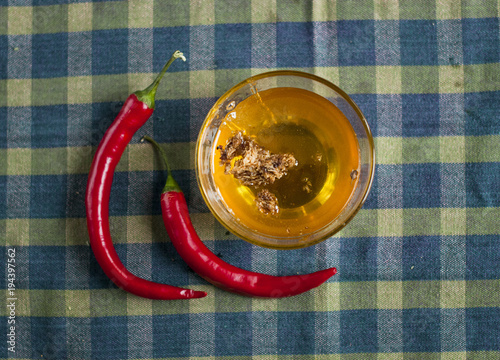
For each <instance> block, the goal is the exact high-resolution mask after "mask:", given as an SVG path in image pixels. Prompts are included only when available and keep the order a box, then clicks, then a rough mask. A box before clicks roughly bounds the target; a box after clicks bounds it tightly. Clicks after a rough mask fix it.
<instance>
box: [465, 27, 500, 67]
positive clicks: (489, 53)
mask: <svg viewBox="0 0 500 360" xmlns="http://www.w3.org/2000/svg"><path fill="white" fill-rule="evenodd" d="M498 26H499V24H498V18H497V17H491V18H484V19H463V20H462V39H463V44H464V50H463V53H464V55H463V56H464V64H486V63H495V62H498V61H499V60H500V56H499V54H500V44H499V41H498Z"/></svg>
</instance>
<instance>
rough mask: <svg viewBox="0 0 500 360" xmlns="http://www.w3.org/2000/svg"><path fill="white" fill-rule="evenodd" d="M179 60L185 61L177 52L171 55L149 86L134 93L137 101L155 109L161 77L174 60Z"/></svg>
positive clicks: (182, 55)
mask: <svg viewBox="0 0 500 360" xmlns="http://www.w3.org/2000/svg"><path fill="white" fill-rule="evenodd" d="M179 58H180V59H182V60H183V61H186V58H185V57H184V54H183V53H181V52H180V51H179V50H177V51H175V52H174V53H173V54H172V56H171V57H170V59H169V60H168V61H167V63H166V64H165V65H164V66H163V69H161V72H160V73H159V74H158V76H156V79H155V80H154V81H153V82H152V83H151V85H149V86H148V87H147V88H145V89H144V90H139V91H136V92H135V93H134V94H135V96H137V99H138V100H139V101H142V102H143V103H145V104H146V105H147V106H148V107H149V108H150V109H154V108H155V96H156V90H157V89H158V85H160V80H161V79H162V78H163V75H165V73H166V72H167V69H168V68H169V67H170V65H172V63H173V62H174V61H175V59H179Z"/></svg>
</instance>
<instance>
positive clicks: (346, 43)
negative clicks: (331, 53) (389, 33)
mask: <svg viewBox="0 0 500 360" xmlns="http://www.w3.org/2000/svg"><path fill="white" fill-rule="evenodd" d="M337 31H338V47H339V49H338V52H339V65H340V66H367V65H375V25H374V21H373V20H343V21H338V23H337Z"/></svg>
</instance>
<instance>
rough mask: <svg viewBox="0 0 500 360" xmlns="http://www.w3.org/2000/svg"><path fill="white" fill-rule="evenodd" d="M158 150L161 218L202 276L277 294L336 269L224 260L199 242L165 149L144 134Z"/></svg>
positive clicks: (247, 291)
mask: <svg viewBox="0 0 500 360" xmlns="http://www.w3.org/2000/svg"><path fill="white" fill-rule="evenodd" d="M143 139H145V140H148V141H149V142H151V143H152V144H153V145H154V146H155V148H156V149H157V150H158V151H159V152H160V154H161V156H162V158H163V159H164V161H165V164H166V167H167V172H168V175H167V181H166V184H165V187H164V188H163V191H162V194H161V209H162V216H163V222H164V224H165V228H166V229H167V233H168V235H169V237H170V240H171V241H172V244H173V245H174V247H175V249H176V250H177V251H178V252H179V254H180V256H181V257H182V259H183V260H184V261H185V262H186V263H187V264H188V265H189V266H190V267H191V268H192V269H193V270H194V271H195V272H196V273H198V275H200V276H201V277H202V278H204V279H205V280H207V281H208V282H210V283H212V284H213V285H215V286H218V287H220V288H222V289H225V290H228V291H231V292H235V293H238V294H241V295H247V296H256V297H271V298H280V297H287V296H293V295H298V294H301V293H303V292H306V291H308V290H311V289H313V288H315V287H317V286H319V285H321V284H322V283H324V282H325V281H326V280H328V279H329V278H330V277H331V276H333V275H335V274H336V273H337V269H335V268H329V269H325V270H321V271H317V272H314V273H311V274H305V275H292V276H272V275H266V274H261V273H257V272H252V271H247V270H243V269H240V268H238V267H236V266H233V265H231V264H228V263H226V262H225V261H223V260H221V259H220V258H219V257H217V256H216V255H215V254H214V253H212V252H211V251H210V250H209V249H208V248H207V247H206V246H205V244H203V242H202V241H201V239H200V238H199V236H198V235H197V233H196V230H195V228H194V227H193V224H192V223H191V218H190V216H189V212H188V207H187V204H186V199H185V197H184V194H183V192H182V190H181V189H180V187H179V185H178V184H177V182H176V181H175V179H174V178H173V177H172V173H171V170H170V167H169V165H168V162H167V159H166V155H165V152H164V151H163V149H162V148H161V147H160V146H159V145H158V143H156V142H155V141H154V140H153V139H151V138H150V137H148V136H144V137H143Z"/></svg>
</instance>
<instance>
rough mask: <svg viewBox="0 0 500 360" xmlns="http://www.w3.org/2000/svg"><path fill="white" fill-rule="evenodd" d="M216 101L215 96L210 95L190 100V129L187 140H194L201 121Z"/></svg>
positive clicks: (196, 137)
mask: <svg viewBox="0 0 500 360" xmlns="http://www.w3.org/2000/svg"><path fill="white" fill-rule="evenodd" d="M216 101H217V98H212V97H209V98H201V99H191V100H190V102H189V108H190V110H189V111H190V117H191V125H190V127H191V131H190V136H189V141H193V142H196V140H197V139H198V133H199V131H200V129H201V126H202V124H203V121H204V120H205V117H206V116H207V114H208V113H209V111H210V109H211V108H212V106H213V105H214V104H215V102H216Z"/></svg>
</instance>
